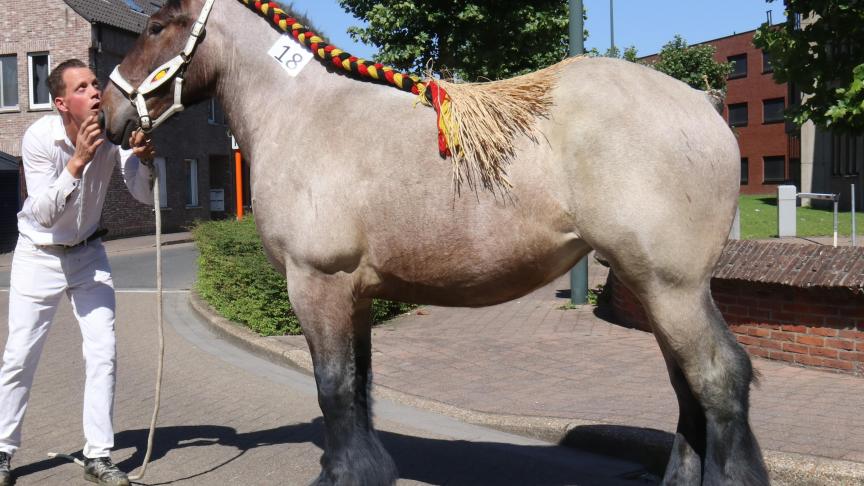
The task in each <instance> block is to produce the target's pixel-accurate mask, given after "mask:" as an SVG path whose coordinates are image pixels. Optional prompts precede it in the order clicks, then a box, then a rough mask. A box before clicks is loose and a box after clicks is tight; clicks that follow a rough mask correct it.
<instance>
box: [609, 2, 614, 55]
mask: <svg viewBox="0 0 864 486" xmlns="http://www.w3.org/2000/svg"><path fill="white" fill-rule="evenodd" d="M614 1H615V0H609V44H611V46H612V47H611V49H610V52H612V53H613V54H614V53H615V11H614V8H613V7H612V4H613V3H614Z"/></svg>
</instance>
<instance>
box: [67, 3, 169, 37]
mask: <svg viewBox="0 0 864 486" xmlns="http://www.w3.org/2000/svg"><path fill="white" fill-rule="evenodd" d="M63 1H64V2H66V5H69V7H70V8H72V10H74V11H75V12H76V13H77V14H78V15H80V16H82V17H84V18H85V19H87V20H88V21H90V22H96V23H100V24H105V25H110V26H112V27H117V28H119V29H123V30H128V31H130V32H135V33H136V34H140V33H141V31H142V30H144V26H145V25H147V19H148V18H149V17H150V16H151V15H153V14H154V13H155V12H156V11H157V10H159V9H160V8H162V5H163V4H164V0H63Z"/></svg>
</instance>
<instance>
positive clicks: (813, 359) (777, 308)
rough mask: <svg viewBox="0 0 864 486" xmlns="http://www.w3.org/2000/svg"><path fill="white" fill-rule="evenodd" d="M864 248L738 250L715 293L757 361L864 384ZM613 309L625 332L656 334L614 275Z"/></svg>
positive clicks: (726, 262) (747, 245)
mask: <svg viewBox="0 0 864 486" xmlns="http://www.w3.org/2000/svg"><path fill="white" fill-rule="evenodd" d="M862 281H864V248H848V247H847V248H837V249H835V248H828V247H818V246H810V245H793V244H783V243H768V242H733V243H731V244H730V245H729V246H727V248H726V250H724V254H723V257H721V260H720V262H719V263H718V266H717V268H716V269H715V273H714V278H713V279H712V281H711V292H712V295H713V297H714V302H715V303H716V304H717V307H718V308H719V309H720V312H721V313H722V314H723V317H724V318H725V319H726V322H727V323H728V324H729V327H730V329H731V330H732V332H733V333H734V334H735V336H736V338H737V339H738V342H739V343H741V344H742V345H743V346H744V347H745V348H746V349H747V351H748V352H749V353H750V354H751V355H753V356H758V357H761V358H766V359H773V360H779V361H785V362H788V363H794V364H797V365H801V366H807V367H812V368H819V369H826V370H834V371H839V372H843V373H849V374H853V375H858V376H864V287H862V285H861V284H862ZM608 286H609V291H610V292H611V296H610V297H611V299H610V302H611V305H612V311H613V314H614V315H615V317H616V318H617V319H618V320H619V321H620V322H621V323H623V324H626V325H629V326H632V327H636V328H638V329H642V330H644V331H648V332H650V330H651V329H650V324H649V321H648V319H647V316H646V314H645V312H644V309H643V308H642V305H641V304H640V303H639V301H638V299H637V298H636V297H635V296H634V295H633V293H632V292H630V290H629V289H627V287H626V286H624V285H623V284H622V283H621V282H620V280H618V279H617V278H616V277H615V276H614V274H613V273H612V272H610V277H609V283H608Z"/></svg>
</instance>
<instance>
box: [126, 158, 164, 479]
mask: <svg viewBox="0 0 864 486" xmlns="http://www.w3.org/2000/svg"><path fill="white" fill-rule="evenodd" d="M159 175H160V174H159V166H158V165H156V164H155V163H154V164H153V211H154V212H155V213H156V316H157V317H156V320H157V322H158V327H157V328H158V333H159V365H158V366H157V367H156V395H155V397H154V403H153V417H152V418H151V419H150V432H149V433H148V435H147V452H146V453H145V454H144V462H143V463H142V464H141V472H139V473H138V474H134V475H131V476H129V480H130V481H138V480H140V479H143V478H144V474H145V473H146V472H147V464H148V463H149V462H150V455H151V454H152V453H153V436H155V435H156V419H158V418H159V403H160V401H161V397H162V365H163V363H164V362H165V333H164V330H163V324H162V206H161V202H160V201H161V196H160V195H159Z"/></svg>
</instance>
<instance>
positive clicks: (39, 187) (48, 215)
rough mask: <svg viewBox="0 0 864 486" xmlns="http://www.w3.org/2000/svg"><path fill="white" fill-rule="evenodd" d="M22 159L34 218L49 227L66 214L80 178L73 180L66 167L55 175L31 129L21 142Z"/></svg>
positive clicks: (47, 150) (47, 154) (46, 150)
mask: <svg viewBox="0 0 864 486" xmlns="http://www.w3.org/2000/svg"><path fill="white" fill-rule="evenodd" d="M21 160H22V163H23V164H24V174H25V179H26V181H27V193H28V197H30V198H31V199H32V201H33V202H32V206H31V208H32V213H33V219H35V220H36V222H37V223H39V224H41V225H42V226H44V227H46V228H50V227H52V226H54V223H56V222H57V219H58V218H59V217H60V216H61V215H62V214H63V212H64V211H66V209H67V207H68V206H69V205H70V204H69V202H70V200H72V197H73V195H74V194H77V192H76V191H77V190H78V187H79V186H80V185H81V179H77V178H75V177H74V176H73V175H72V174H71V173H69V171H68V170H67V169H66V168H65V167H64V168H63V169H62V170H61V171H60V174H59V175H58V174H57V165H56V164H55V162H54V161H53V160H52V158H51V154H50V148H49V147H46V146H45V141H44V140H40V139H39V137H38V136H37V135H35V134H34V133H33V132H32V131H31V130H28V131H27V133H25V134H24V139H23V140H22V142H21Z"/></svg>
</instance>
